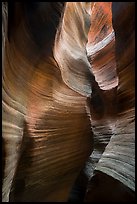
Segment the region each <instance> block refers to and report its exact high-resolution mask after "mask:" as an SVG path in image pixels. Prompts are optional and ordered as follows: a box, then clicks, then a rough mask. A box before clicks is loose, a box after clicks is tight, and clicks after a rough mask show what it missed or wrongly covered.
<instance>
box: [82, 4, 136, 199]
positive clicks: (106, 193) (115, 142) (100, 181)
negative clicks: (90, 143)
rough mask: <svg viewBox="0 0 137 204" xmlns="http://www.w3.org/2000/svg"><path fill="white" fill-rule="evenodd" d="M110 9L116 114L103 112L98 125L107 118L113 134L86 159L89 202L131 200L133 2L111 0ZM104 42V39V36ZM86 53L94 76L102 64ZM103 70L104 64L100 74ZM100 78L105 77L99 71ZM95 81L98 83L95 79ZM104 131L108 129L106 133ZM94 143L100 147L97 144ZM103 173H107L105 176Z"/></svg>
mask: <svg viewBox="0 0 137 204" xmlns="http://www.w3.org/2000/svg"><path fill="white" fill-rule="evenodd" d="M96 4H97V5H96V7H101V8H102V5H100V3H96ZM101 4H102V2H101ZM104 4H105V3H104ZM105 6H106V4H105ZM99 10H100V9H98V11H99ZM111 10H112V26H113V29H114V34H115V35H114V36H115V42H114V43H115V46H114V48H115V49H114V58H113V60H112V62H113V63H112V64H111V69H113V68H114V70H115V69H116V73H117V77H118V86H117V89H116V90H115V94H114V95H115V97H116V100H115V101H114V103H113V104H116V114H115V115H113V114H111V118H112V120H111V119H110V118H109V117H108V116H106V117H105V115H104V118H103V117H102V121H103V122H104V123H103V126H101V127H102V130H103V132H104V130H105V128H106V127H107V125H106V124H107V123H106V120H107V121H109V124H110V127H111V128H112V129H111V130H112V131H111V133H113V134H111V139H110V142H109V143H108V145H107V146H106V147H105V151H104V152H103V154H102V155H101V154H99V153H98V152H99V151H97V150H96V148H95V145H94V148H95V150H94V151H93V153H92V155H91V159H90V162H89V164H88V165H89V166H92V167H94V168H93V170H95V171H94V177H93V179H92V178H91V181H90V185H89V190H88V193H87V195H86V198H85V201H90V202H91V201H101V202H102V201H112V200H113V201H134V193H133V192H134V191H135V123H134V122H135V104H134V99H135V84H134V83H135V79H134V70H135V65H134V60H135V57H134V54H135V50H134V46H135V37H134V36H135V30H134V25H135V22H134V20H135V16H134V14H135V4H134V2H112V9H111ZM104 12H105V10H104ZM96 15H97V13H96ZM100 15H101V14H100ZM91 18H92V16H91ZM94 18H95V17H94V16H93V19H94ZM91 21H92V19H91ZM91 29H92V27H91ZM98 29H99V28H98ZM106 33H107V32H106ZM91 34H92V33H91ZM89 35H90V34H89ZM102 38H103V37H102V36H101V37H100V38H99V39H101V41H102V42H101V44H102V45H103V44H105V43H103V40H102ZM104 41H106V39H105V38H104ZM99 43H100V42H97V43H96V41H95V42H94V43H92V44H94V45H93V47H94V46H96V45H97V44H99ZM102 47H103V46H102ZM106 47H107V45H106ZM103 49H104V48H102V49H101V48H100V50H99V54H100V53H101V52H102V50H103ZM90 53H91V54H89V55H91V56H90V59H91V66H92V67H93V69H95V68H97V71H96V70H95V76H96V75H97V77H98V70H100V69H101V68H102V64H101V63H100V64H97V65H98V66H96V64H95V62H94V55H95V54H96V52H95V54H94V52H90ZM102 53H103V52H102ZM92 54H93V56H92ZM95 56H96V55H95ZM100 56H101V57H102V54H100ZM103 56H104V53H103ZM108 58H109V54H108ZM109 59H110V58H109ZM97 62H98V61H97ZM106 63H107V61H106ZM99 65H100V66H99ZM106 69H107V66H104V73H105V70H106ZM106 72H107V71H106ZM107 73H108V72H107ZM102 78H103V79H105V78H104V75H103V74H102ZM102 78H101V79H102ZM105 80H106V83H107V81H109V80H110V78H109V77H106V79H105ZM98 83H100V81H99V80H98ZM112 84H113V83H112ZM101 85H102V89H103V85H104V84H103V80H102V84H101ZM100 87H101V86H100ZM106 94H109V92H108V91H106ZM108 97H109V96H108ZM111 97H112V96H111ZM106 101H107V100H106ZM111 104H112V103H111ZM106 108H107V109H110V106H107V107H106ZM111 108H113V106H111ZM114 109H115V108H114ZM92 110H93V109H92ZM91 117H92V112H91ZM112 121H113V122H112ZM93 122H94V119H93ZM99 127H100V120H98V121H97V120H96V125H95V130H96V129H99ZM103 132H102V131H100V130H99V136H97V138H102V141H101V140H100V141H99V142H100V144H102V143H104V138H105V137H104V136H103ZM93 133H94V135H96V131H94V129H93ZM107 133H108V131H107V132H106V135H107ZM107 138H108V137H107ZM95 141H96V136H95ZM98 146H99V147H100V146H101V145H98ZM94 152H95V153H94ZM97 158H98V159H97ZM97 162H98V163H97ZM92 164H93V165H92ZM93 170H92V171H91V172H90V174H91V175H93V174H92V172H93ZM107 175H109V176H108V177H107ZM113 179H114V180H113ZM109 188H110V189H109ZM102 189H103V190H102ZM115 189H117V190H118V191H119V192H118V191H117V190H116V191H115ZM99 192H100V193H99Z"/></svg>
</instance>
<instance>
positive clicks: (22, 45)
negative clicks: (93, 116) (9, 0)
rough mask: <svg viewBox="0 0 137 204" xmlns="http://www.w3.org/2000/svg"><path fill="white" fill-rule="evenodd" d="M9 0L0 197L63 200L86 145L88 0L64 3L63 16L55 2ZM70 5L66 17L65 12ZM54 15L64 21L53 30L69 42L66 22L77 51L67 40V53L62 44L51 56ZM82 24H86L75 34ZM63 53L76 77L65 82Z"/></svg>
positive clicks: (88, 146) (81, 163) (84, 156)
mask: <svg viewBox="0 0 137 204" xmlns="http://www.w3.org/2000/svg"><path fill="white" fill-rule="evenodd" d="M12 6H13V8H14V10H13V8H12V7H10V5H9V8H8V9H9V10H10V12H8V14H10V15H11V16H9V21H10V23H12V29H11V28H10V27H9V28H8V29H9V30H8V36H7V35H6V34H5V51H4V65H3V66H4V71H3V153H4V152H5V156H4V162H3V163H4V166H3V169H4V170H3V172H4V179H3V201H8V200H10V202H27V201H28V202H35V201H67V200H68V195H69V192H70V190H71V188H72V185H73V183H74V181H75V179H76V177H77V175H78V173H79V171H80V170H81V168H82V167H83V166H84V163H85V161H86V160H87V158H88V157H89V155H90V154H91V151H92V146H93V141H92V140H93V137H92V131H91V125H90V115H89V113H88V112H87V109H86V107H87V101H86V93H91V86H90V83H89V85H88V87H86V86H87V85H86V84H88V80H90V75H89V74H88V73H90V71H89V62H88V60H87V56H86V49H85V46H84V45H85V44H86V41H87V34H86V33H87V32H88V27H89V22H90V18H89V21H88V22H87V20H88V19H87V18H88V16H89V14H88V13H87V10H86V9H87V5H84V4H81V3H66V6H65V11H64V16H62V17H61V13H62V12H63V7H62V5H61V3H59V2H58V3H54V4H52V3H31V4H30V5H29V4H22V3H15V5H12ZM45 9H46V12H45ZM71 9H72V11H71V13H72V14H73V15H74V16H73V18H74V20H73V21H72V20H71V19H68V18H66V14H67V15H68V13H69V11H70V10H71ZM79 13H80V14H81V18H80V19H79ZM55 18H56V19H55ZM60 18H63V20H62V22H63V23H62V26H61V30H60V31H58V32H60V36H61V37H62V40H64V45H65V42H66V43H68V39H67V37H66V36H65V33H64V32H66V30H65V29H66V27H65V26H66V24H67V25H69V24H70V27H72V26H73V27H75V28H76V30H77V32H78V33H74V32H75V29H74V30H73V29H72V30H71V33H70V34H69V33H68V31H67V33H68V37H69V36H70V38H71V36H73V37H74V42H73V43H75V45H76V50H78V51H77V52H76V53H75V55H74V56H71V50H70V48H71V47H72V46H70V48H69V47H68V48H67V50H66V52H67V51H69V53H67V55H66V54H65V53H64V52H63V51H62V50H61V51H60V59H58V58H57V59H56V57H55V59H56V60H57V61H55V59H54V56H53V52H52V46H53V45H54V38H55V32H56V27H57V26H58V24H59V19H60ZM55 21H57V22H55ZM78 21H79V24H77V22H78ZM81 25H83V32H85V34H84V36H83V38H82V39H81V32H80V29H79V27H80V26H81ZM69 30H70V28H69ZM53 34H54V35H53ZM82 35H83V34H82ZM77 40H79V43H81V44H77ZM58 42H59V41H58ZM70 42H71V39H70ZM79 46H81V49H80V52H79V49H78V48H79ZM55 47H56V45H55ZM77 47H78V48H77ZM56 48H58V46H57V47H56ZM76 50H75V51H76ZM56 52H58V53H59V50H57V51H56ZM80 53H81V54H80ZM64 54H65V56H64ZM72 54H73V53H72ZM69 57H70V59H69ZM62 59H64V60H66V62H65V63H66V65H67V63H68V62H67V59H68V60H69V61H70V62H71V60H72V61H73V63H72V64H71V69H72V74H70V76H68V78H67V79H68V80H69V81H71V80H72V78H73V75H74V78H76V80H77V79H78V81H77V83H74V84H73V81H71V84H72V85H71V84H70V83H69V84H67V85H66V83H64V78H63V77H62V75H63V74H62V66H61V65H62V64H61V60H62ZM80 60H81V61H80ZM57 63H58V64H57ZM60 64H61V65H60ZM83 66H84V67H83ZM77 67H78V68H79V70H77ZM64 68H67V66H65V67H64ZM83 68H84V69H85V70H87V74H86V75H85V73H84V71H83ZM75 71H76V73H75ZM65 73H68V74H69V72H67V70H66V72H65ZM79 76H80V77H79ZM80 78H81V80H82V81H81V80H79V79H80ZM83 81H85V82H83ZM83 83H85V88H84V85H83ZM77 87H79V88H80V91H77ZM79 92H80V93H79ZM83 93H84V94H83ZM3 155H4V154H3Z"/></svg>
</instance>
